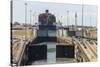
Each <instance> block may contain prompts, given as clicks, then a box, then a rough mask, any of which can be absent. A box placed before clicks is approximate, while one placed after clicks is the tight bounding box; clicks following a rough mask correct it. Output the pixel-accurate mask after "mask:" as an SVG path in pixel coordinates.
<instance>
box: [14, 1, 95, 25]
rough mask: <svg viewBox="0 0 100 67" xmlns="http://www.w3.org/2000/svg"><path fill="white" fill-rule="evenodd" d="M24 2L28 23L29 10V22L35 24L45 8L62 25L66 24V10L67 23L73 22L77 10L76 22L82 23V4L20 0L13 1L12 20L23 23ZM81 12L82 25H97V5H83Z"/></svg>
mask: <svg viewBox="0 0 100 67" xmlns="http://www.w3.org/2000/svg"><path fill="white" fill-rule="evenodd" d="M25 3H27V23H30V10H32V13H31V24H35V23H38V15H39V14H40V13H44V12H45V10H46V9H48V10H49V12H50V13H52V14H54V15H55V16H56V20H57V21H56V22H58V21H59V20H60V21H61V22H62V24H63V25H67V11H69V22H68V24H69V25H72V24H75V12H77V24H78V25H81V23H82V5H79V4H78V5H77V4H62V3H48V2H34V1H22V0H21V1H20V0H18V1H14V2H13V22H16V21H17V22H20V23H25ZM83 12H84V13H83V16H84V17H83V18H84V25H87V26H90V25H92V26H97V6H94V5H84V11H83ZM61 17H62V18H61ZM90 22H91V23H90Z"/></svg>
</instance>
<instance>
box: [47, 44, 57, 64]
mask: <svg viewBox="0 0 100 67" xmlns="http://www.w3.org/2000/svg"><path fill="white" fill-rule="evenodd" d="M47 63H56V43H47Z"/></svg>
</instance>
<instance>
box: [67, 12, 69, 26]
mask: <svg viewBox="0 0 100 67" xmlns="http://www.w3.org/2000/svg"><path fill="white" fill-rule="evenodd" d="M68 23H69V11H67V26H68V25H69V24H68Z"/></svg>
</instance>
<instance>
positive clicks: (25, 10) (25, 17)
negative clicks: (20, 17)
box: [25, 3, 27, 40]
mask: <svg viewBox="0 0 100 67" xmlns="http://www.w3.org/2000/svg"><path fill="white" fill-rule="evenodd" d="M25 40H27V3H25Z"/></svg>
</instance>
